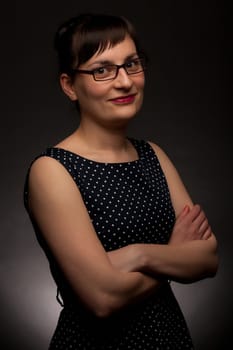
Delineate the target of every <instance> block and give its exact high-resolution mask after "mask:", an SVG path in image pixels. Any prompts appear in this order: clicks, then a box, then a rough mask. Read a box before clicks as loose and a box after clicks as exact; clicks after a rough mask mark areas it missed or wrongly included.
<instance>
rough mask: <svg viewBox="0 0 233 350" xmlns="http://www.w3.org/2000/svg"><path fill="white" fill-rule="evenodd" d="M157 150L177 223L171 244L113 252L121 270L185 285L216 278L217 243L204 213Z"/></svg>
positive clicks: (136, 247) (166, 158) (157, 149)
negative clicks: (212, 277)
mask: <svg viewBox="0 0 233 350" xmlns="http://www.w3.org/2000/svg"><path fill="white" fill-rule="evenodd" d="M151 146H152V147H153V148H154V150H155V152H156V154H157V156H158V158H159V160H160V163H161V166H162V168H163V171H164V173H165V176H166V179H167V182H168V186H169V190H170V194H171V200H172V203H173V206H174V209H175V212H176V216H177V219H176V223H175V226H174V229H173V232H172V236H171V239H170V241H169V244H168V245H159V244H135V245H132V246H128V247H125V248H122V249H121V250H118V251H114V252H112V253H110V255H109V257H110V259H111V261H112V263H113V264H114V265H115V266H117V267H118V268H120V269H122V270H128V271H143V272H147V273H150V274H152V275H153V276H157V277H159V276H163V277H165V278H169V279H173V280H176V281H180V282H183V283H186V282H193V281H196V280H199V279H202V278H205V277H210V276H214V275H215V273H216V271H217V267H218V256H217V242H216V238H215V236H214V234H213V232H212V230H211V227H210V225H209V223H208V220H207V218H206V215H205V213H204V211H203V210H202V209H201V208H200V206H199V205H195V206H194V205H193V203H192V200H191V198H190V196H189V194H188V193H187V190H186V189H185V187H184V185H183V183H182V181H181V179H180V176H179V174H178V173H177V171H176V169H175V168H174V166H173V164H172V163H171V161H170V160H169V159H168V157H167V156H166V154H165V153H164V152H163V151H162V150H161V149H160V148H159V147H158V146H156V145H154V144H151Z"/></svg>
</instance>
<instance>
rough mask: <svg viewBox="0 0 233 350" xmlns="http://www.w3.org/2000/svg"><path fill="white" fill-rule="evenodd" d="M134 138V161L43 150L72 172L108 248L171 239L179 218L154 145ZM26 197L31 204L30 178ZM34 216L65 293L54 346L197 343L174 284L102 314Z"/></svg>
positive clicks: (87, 348) (145, 349)
mask: <svg viewBox="0 0 233 350" xmlns="http://www.w3.org/2000/svg"><path fill="white" fill-rule="evenodd" d="M129 140H130V141H131V142H132V144H133V146H134V147H135V149H136V150H137V153H138V159H137V160H135V161H131V162H124V163H101V162H96V161H92V160H89V159H86V158H84V157H81V156H79V155H77V154H75V153H72V152H69V151H66V150H64V149H61V148H54V147H51V148H48V149H46V151H45V152H44V153H42V154H41V155H40V156H48V157H52V158H54V159H56V160H57V161H58V162H60V163H61V164H62V165H63V166H64V167H65V168H66V169H67V171H68V172H69V173H70V176H71V177H72V178H73V180H74V181H75V183H76V184H77V186H78V188H79V190H80V193H81V195H82V198H83V201H84V203H85V205H86V208H87V210H88V213H89V215H90V218H91V220H92V223H93V225H94V227H95V230H96V234H97V235H98V238H99V239H100V241H101V243H102V245H103V246H104V248H105V250H106V251H111V250H114V249H117V248H121V247H123V246H126V245H128V244H132V243H155V244H166V243H167V242H168V240H169V237H170V235H171V232H172V228H173V225H174V222H175V213H174V209H173V206H172V203H171V199H170V194H169V189H168V186H167V182H166V179H165V176H164V173H163V171H162V169H161V166H160V163H159V161H158V158H157V156H156V154H155V152H154V150H153V149H152V147H151V146H150V144H149V143H147V142H146V141H144V140H135V139H129ZM40 156H39V157H40ZM37 158H38V157H37ZM37 158H36V159H37ZM29 170H30V169H29ZM24 200H25V202H24V203H25V207H26V209H27V210H28V185H27V179H26V182H25V191H24ZM28 212H29V211H28ZM29 215H30V213H29ZM78 215H79V213H77V216H78ZM31 221H32V224H33V226H34V229H35V233H36V235H37V239H38V241H39V244H40V245H41V247H42V249H43V250H44V252H45V254H46V256H47V258H48V260H49V263H50V269H51V273H52V275H53V278H54V280H55V282H56V284H57V287H58V292H59V296H60V297H61V298H62V306H63V308H62V311H61V313H60V317H59V320H58V324H57V327H56V330H55V332H54V335H53V337H52V340H51V343H50V346H49V349H50V350H55V349H56V350H66V349H67V350H68V349H82V350H96V349H98V350H101V349H102V350H105V349H113V350H118V349H119V350H125V349H131V350H138V349H141V350H149V349H150V350H152V349H157V350H161V349H162V350H168V349H170V350H175V349H182V350H184V349H193V344H192V340H191V337H190V334H189V330H188V328H187V324H186V322H185V319H184V316H183V314H182V312H181V309H180V307H179V305H178V303H177V300H176V298H175V296H174V294H173V292H172V289H171V287H170V284H169V283H165V284H164V285H163V287H161V288H160V289H159V290H158V291H157V292H156V293H154V295H152V296H150V297H149V298H147V299H146V300H143V301H140V302H138V303H137V304H134V305H130V306H128V307H126V308H124V309H122V310H120V311H119V312H116V313H115V314H113V315H111V316H110V317H107V318H98V317H96V316H95V315H93V314H92V313H91V312H90V311H88V310H87V309H86V308H85V307H84V306H83V305H82V304H81V303H80V302H79V300H78V297H77V295H76V296H75V295H74V294H73V292H72V289H71V287H70V286H69V284H68V282H67V281H66V278H65V276H63V274H62V271H61V270H60V268H59V266H58V265H57V263H56V260H55V259H54V257H53V256H52V253H51V251H50V250H49V248H48V246H47V245H46V242H45V240H44V239H43V237H42V234H41V233H40V231H39V228H38V227H37V224H36V222H35V221H34V220H33V218H32V217H31ZM80 244H82V242H81V241H80ZM90 258H91V257H90ZM60 297H59V298H58V299H59V300H60V299H61V298H60Z"/></svg>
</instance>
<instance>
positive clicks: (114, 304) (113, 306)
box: [88, 293, 123, 319]
mask: <svg viewBox="0 0 233 350" xmlns="http://www.w3.org/2000/svg"><path fill="white" fill-rule="evenodd" d="M88 306H89V309H90V311H91V312H92V313H93V314H94V315H95V317H97V318H101V319H103V318H108V317H110V316H111V315H112V314H114V313H115V312H117V311H118V310H119V309H121V308H122V307H123V305H122V303H121V302H120V300H119V298H117V297H116V296H114V295H110V294H108V293H101V294H100V295H99V296H98V297H96V298H95V300H93V301H92V303H90V304H89V305H88Z"/></svg>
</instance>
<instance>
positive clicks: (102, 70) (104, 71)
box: [94, 67, 107, 75]
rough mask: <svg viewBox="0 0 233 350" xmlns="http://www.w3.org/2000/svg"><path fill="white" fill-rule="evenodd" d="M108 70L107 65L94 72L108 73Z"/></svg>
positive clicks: (99, 73)
mask: <svg viewBox="0 0 233 350" xmlns="http://www.w3.org/2000/svg"><path fill="white" fill-rule="evenodd" d="M106 72H107V67H99V68H96V69H95V70H94V73H95V74H98V75H101V74H106Z"/></svg>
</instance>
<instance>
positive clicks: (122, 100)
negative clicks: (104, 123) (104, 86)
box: [110, 94, 136, 104]
mask: <svg viewBox="0 0 233 350" xmlns="http://www.w3.org/2000/svg"><path fill="white" fill-rule="evenodd" d="M135 96H136V94H132V95H127V96H119V97H116V98H112V99H111V100H110V101H111V102H113V103H116V104H127V103H132V102H134V100H135Z"/></svg>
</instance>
